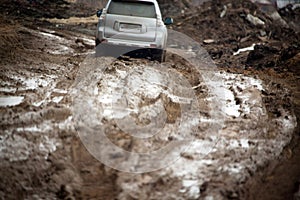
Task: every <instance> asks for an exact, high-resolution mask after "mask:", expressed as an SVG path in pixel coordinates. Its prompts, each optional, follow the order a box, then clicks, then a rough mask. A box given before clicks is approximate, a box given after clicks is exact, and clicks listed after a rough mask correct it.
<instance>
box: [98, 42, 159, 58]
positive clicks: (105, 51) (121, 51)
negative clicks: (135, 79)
mask: <svg viewBox="0 0 300 200" xmlns="http://www.w3.org/2000/svg"><path fill="white" fill-rule="evenodd" d="M97 43H98V45H97V46H96V56H97V57H101V56H110V57H115V58H118V57H120V56H122V55H126V56H130V57H138V58H147V57H151V58H152V57H155V56H159V55H162V53H163V52H164V50H163V49H161V48H154V47H153V48H152V47H150V45H148V46H135V45H131V46H128V45H123V44H120V43H117V44H114V43H100V41H99V40H98V41H97V40H96V44H97Z"/></svg>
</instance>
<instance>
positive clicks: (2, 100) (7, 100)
mask: <svg viewBox="0 0 300 200" xmlns="http://www.w3.org/2000/svg"><path fill="white" fill-rule="evenodd" d="M23 100H24V97H22V96H2V97H0V106H1V107H6V106H17V105H19V104H21V103H22V102H23Z"/></svg>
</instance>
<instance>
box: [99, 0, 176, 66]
mask: <svg viewBox="0 0 300 200" xmlns="http://www.w3.org/2000/svg"><path fill="white" fill-rule="evenodd" d="M97 16H98V17H99V22H98V26H97V31H96V55H97V56H114V57H119V56H120V55H124V54H126V55H133V56H142V57H151V58H152V59H155V60H159V61H163V60H164V55H165V48H166V44H167V35H168V32H167V28H166V25H170V24H172V23H173V19H172V18H169V17H167V18H166V19H165V20H164V21H163V20H162V16H161V12H160V9H159V6H158V3H157V1H156V0H109V1H108V3H107V5H106V7H105V8H103V9H102V10H99V11H98V12H97ZM141 50H142V51H141Z"/></svg>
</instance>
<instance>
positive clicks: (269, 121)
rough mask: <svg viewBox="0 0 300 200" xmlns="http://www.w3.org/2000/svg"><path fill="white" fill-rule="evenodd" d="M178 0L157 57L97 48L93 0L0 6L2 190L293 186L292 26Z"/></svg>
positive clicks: (235, 190)
mask: <svg viewBox="0 0 300 200" xmlns="http://www.w3.org/2000/svg"><path fill="white" fill-rule="evenodd" d="M182 2H183V3H182ZM182 2H178V1H174V4H172V5H173V6H168V5H169V4H168V2H164V1H161V7H162V8H163V12H164V14H165V15H166V14H168V15H173V16H172V17H174V18H175V21H176V24H175V25H174V26H172V27H170V28H171V29H172V30H170V35H171V37H170V39H169V42H168V45H169V48H168V52H167V59H166V62H164V63H158V62H154V61H149V60H146V59H133V58H127V57H124V58H122V59H118V60H116V59H111V58H95V56H94V37H93V33H94V30H95V28H96V27H95V24H96V22H97V19H96V18H95V16H91V15H92V14H91V13H92V12H94V11H95V8H94V7H95V5H96V6H101V5H100V4H101V2H100V3H99V4H95V3H94V2H92V1H91V2H89V3H86V4H83V3H82V2H77V3H73V2H71V1H70V2H65V1H59V2H52V1H47V2H46V1H33V3H30V2H27V1H12V2H7V1H5V2H4V3H3V4H2V5H1V8H2V9H3V10H4V11H5V12H4V13H5V14H4V15H1V21H0V23H1V26H2V27H3V28H1V29H0V31H1V32H0V33H1V38H0V40H1V48H0V55H1V61H0V71H1V73H0V80H1V81H0V84H1V85H0V110H1V115H0V117H1V121H0V127H1V128H0V160H1V162H0V168H1V171H0V177H1V181H0V197H1V199H206V200H209V199H293V198H299V191H298V190H299V189H300V188H299V180H300V165H299V160H300V159H299V152H300V146H299V128H297V124H298V123H299V104H300V102H299V99H300V98H299V86H298V83H299V70H298V69H299V46H297V44H299V40H298V39H297V37H298V35H297V32H296V31H295V30H294V29H284V28H282V29H281V30H279V29H277V28H274V27H275V25H274V24H275V22H273V21H272V19H270V18H268V17H267V15H266V14H264V13H262V11H261V10H260V9H259V8H258V7H257V6H256V5H255V4H252V3H251V2H248V3H246V2H244V3H240V2H238V1H216V2H215V3H214V4H213V3H211V2H206V3H204V4H201V7H195V8H193V9H190V10H189V9H188V8H191V7H192V5H191V4H190V3H192V2H188V1H182ZM194 3H195V2H194ZM198 3H199V2H198ZM198 3H197V2H196V4H197V6H198ZM177 4H178V5H177ZM194 6H195V4H194ZM224 6H226V13H225V14H226V15H225V16H223V17H220V13H222V12H223V11H224V9H225V7H224ZM83 7H84V8H85V9H83ZM16 8H18V9H16ZM66 9H70V10H71V11H70V12H62V11H64V10H66ZM254 11H257V15H258V16H259V17H260V18H261V19H263V20H264V21H265V22H266V25H265V27H256V26H253V25H252V24H251V23H248V22H247V20H246V18H245V16H246V15H247V14H248V13H252V14H254ZM280 12H281V13H280V14H281V15H282V16H283V19H285V20H287V19H288V18H289V19H291V16H292V17H294V18H293V19H297V18H296V17H297V13H296V14H294V15H292V14H293V13H292V14H291V11H289V10H287V11H285V10H281V11H280ZM294 12H296V11H294ZM223 13H224V12H223ZM295 16H296V17H295ZM290 22H293V21H292V20H290ZM273 23H274V24H273ZM176 31H179V32H176ZM262 31H264V32H266V35H264V33H263V32H262ZM289 31H291V32H289ZM3 33H5V34H3ZM262 35H264V36H262ZM291 36H292V37H291ZM287 38H289V39H287ZM295 41H296V42H295ZM297 41H298V43H297ZM258 43H259V44H258ZM195 44H196V45H195ZM252 44H257V45H255V46H253V49H251V50H250V51H248V50H245V51H244V50H242V49H244V48H247V47H250V46H251V45H252ZM239 50H240V51H239ZM271 61H274V62H271ZM136 133H138V134H136ZM140 133H143V134H140ZM106 139H109V142H105V141H106ZM112 147H118V148H112ZM165 147H167V148H166V149H168V151H164V152H160V151H158V153H157V154H153V155H151V156H145V154H146V153H149V152H153V151H157V150H160V149H164V148H165ZM120 149H121V150H120ZM124 152H125V153H124ZM128 152H130V153H129V154H128ZM132 152H134V153H135V154H134V155H133V154H132ZM100 161H101V162H100ZM108 166H110V167H108ZM128 172H147V173H128Z"/></svg>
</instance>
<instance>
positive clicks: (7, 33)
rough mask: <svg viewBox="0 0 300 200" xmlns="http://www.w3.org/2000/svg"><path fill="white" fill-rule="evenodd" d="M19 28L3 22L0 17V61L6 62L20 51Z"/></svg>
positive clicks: (5, 21)
mask: <svg viewBox="0 0 300 200" xmlns="http://www.w3.org/2000/svg"><path fill="white" fill-rule="evenodd" d="M19 30H20V26H19V25H17V24H13V23H12V22H9V21H7V20H5V19H4V18H3V17H1V16H0V61H1V62H3V61H6V60H7V58H8V57H9V58H10V59H11V58H12V57H13V56H14V54H15V53H16V51H17V50H18V49H20V44H21V40H20V35H19V33H18V31H19Z"/></svg>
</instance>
